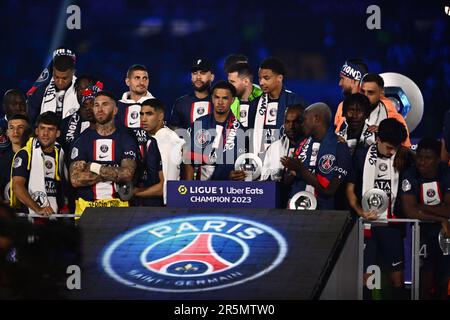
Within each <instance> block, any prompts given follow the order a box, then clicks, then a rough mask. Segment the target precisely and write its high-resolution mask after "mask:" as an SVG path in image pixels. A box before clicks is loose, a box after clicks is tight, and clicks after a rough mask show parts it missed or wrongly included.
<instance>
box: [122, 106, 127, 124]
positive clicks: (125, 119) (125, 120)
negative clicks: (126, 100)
mask: <svg viewBox="0 0 450 320" xmlns="http://www.w3.org/2000/svg"><path fill="white" fill-rule="evenodd" d="M123 121H124V122H125V123H124V124H125V127H127V128H128V107H126V108H125V118H124V119H123Z"/></svg>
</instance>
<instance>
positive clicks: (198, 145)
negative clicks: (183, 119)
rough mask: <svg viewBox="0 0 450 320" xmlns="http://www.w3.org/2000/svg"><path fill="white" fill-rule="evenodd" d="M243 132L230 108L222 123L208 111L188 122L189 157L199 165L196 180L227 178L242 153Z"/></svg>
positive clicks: (243, 148) (243, 150) (243, 147)
mask: <svg viewBox="0 0 450 320" xmlns="http://www.w3.org/2000/svg"><path fill="white" fill-rule="evenodd" d="M243 132H244V131H243V130H242V125H241V123H240V122H239V121H238V120H237V119H236V117H235V116H234V115H233V113H232V112H231V110H230V113H229V115H228V117H227V119H226V120H225V121H224V122H222V123H219V122H217V121H216V120H215V118H214V113H211V114H209V115H206V116H204V117H201V118H199V119H198V120H197V121H195V122H194V123H193V124H192V125H191V128H190V138H191V139H190V143H191V145H190V155H189V158H190V159H191V161H194V162H195V163H194V164H197V165H199V166H200V167H199V170H200V175H199V177H200V180H228V179H229V175H230V172H231V171H233V170H234V163H235V161H236V159H237V157H238V156H239V155H240V154H241V153H244V152H245V146H244V144H245V143H244V139H243V137H241V136H240V135H241V134H242V133H243ZM238 135H239V138H238Z"/></svg>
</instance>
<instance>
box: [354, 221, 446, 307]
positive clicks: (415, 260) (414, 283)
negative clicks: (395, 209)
mask: <svg viewBox="0 0 450 320" xmlns="http://www.w3.org/2000/svg"><path fill="white" fill-rule="evenodd" d="M384 221H386V222H400V223H413V225H412V232H411V234H412V242H411V244H412V245H411V259H412V262H411V300H419V284H420V273H419V271H420V270H419V269H420V257H421V256H424V255H426V246H425V245H424V246H423V247H424V248H423V249H424V250H422V248H421V246H420V223H430V222H429V221H421V220H417V219H387V220H383V222H384ZM365 222H370V223H372V224H374V225H384V224H385V223H381V222H379V223H376V222H375V223H374V221H367V220H364V219H363V218H360V219H359V220H358V228H359V232H358V235H359V259H358V261H359V262H358V270H359V272H358V278H359V283H360V286H359V292H358V299H360V300H362V298H363V287H364V285H365V284H364V283H363V274H364V270H363V269H364V263H363V262H364V223H365ZM436 241H437V239H436Z"/></svg>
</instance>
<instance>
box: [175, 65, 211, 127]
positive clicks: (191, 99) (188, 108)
mask: <svg viewBox="0 0 450 320" xmlns="http://www.w3.org/2000/svg"><path fill="white" fill-rule="evenodd" d="M213 81H214V73H213V71H212V67H211V64H210V63H209V61H207V60H205V59H197V60H195V61H194V63H193V64H192V67H191V82H192V86H193V88H194V92H192V93H190V94H187V95H184V96H182V97H180V98H178V99H177V100H176V101H175V104H174V105H173V108H172V113H171V115H170V119H169V122H168V124H169V126H170V127H171V128H172V129H173V130H175V129H177V128H183V129H187V128H189V127H190V126H191V124H192V123H193V122H194V121H195V120H197V119H198V118H200V117H201V116H204V115H207V114H209V113H211V112H212V104H211V95H210V87H211V83H212V82H213Z"/></svg>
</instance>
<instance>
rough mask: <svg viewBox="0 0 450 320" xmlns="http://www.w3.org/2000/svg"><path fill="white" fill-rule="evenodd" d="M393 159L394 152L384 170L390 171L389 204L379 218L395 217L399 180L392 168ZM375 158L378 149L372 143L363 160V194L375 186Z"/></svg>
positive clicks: (397, 174)
mask: <svg viewBox="0 0 450 320" xmlns="http://www.w3.org/2000/svg"><path fill="white" fill-rule="evenodd" d="M394 159H395V154H394V155H393V156H392V157H390V158H389V159H388V161H387V169H386V172H388V171H389V172H390V178H391V194H390V196H388V198H389V206H388V208H387V209H386V210H385V211H384V212H383V213H382V214H381V215H380V217H379V220H386V219H395V218H396V216H395V214H394V205H395V200H396V199H397V191H398V181H399V176H400V175H399V172H398V171H397V170H395V168H394ZM377 160H378V149H377V144H373V145H371V146H370V147H369V149H368V151H367V154H366V158H365V161H364V168H363V179H362V193H361V195H362V196H363V195H364V194H365V193H366V192H367V191H369V190H371V189H373V188H374V187H375V179H376V175H377Z"/></svg>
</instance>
